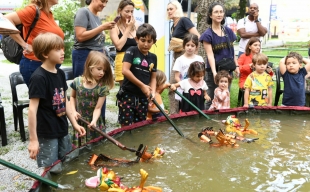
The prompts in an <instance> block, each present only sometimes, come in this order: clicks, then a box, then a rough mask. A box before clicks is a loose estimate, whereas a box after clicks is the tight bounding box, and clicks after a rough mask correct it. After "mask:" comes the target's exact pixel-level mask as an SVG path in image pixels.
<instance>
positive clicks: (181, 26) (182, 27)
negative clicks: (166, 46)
mask: <svg viewBox="0 0 310 192" xmlns="http://www.w3.org/2000/svg"><path fill="white" fill-rule="evenodd" d="M193 27H195V26H194V24H193V22H192V21H191V20H190V19H189V18H187V17H181V19H180V20H179V22H178V24H177V25H176V26H175V27H173V26H172V27H171V31H172V37H176V38H179V39H184V36H185V35H186V34H187V33H188V30H190V29H191V28H193Z"/></svg>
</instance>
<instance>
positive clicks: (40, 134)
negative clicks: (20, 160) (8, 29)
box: [28, 33, 85, 168]
mask: <svg viewBox="0 0 310 192" xmlns="http://www.w3.org/2000/svg"><path fill="white" fill-rule="evenodd" d="M32 48H33V51H34V54H35V56H36V57H37V58H38V59H40V60H41V61H42V65H41V66H40V67H38V68H37V69H36V70H35V71H34V73H33V74H32V75H31V78H30V82H29V98H30V103H29V111H28V127H29V140H30V141H29V145H28V151H29V154H30V158H32V159H37V163H38V166H39V167H45V168H48V167H49V166H51V165H53V163H54V162H55V161H56V160H58V159H61V160H63V158H64V156H65V154H66V153H68V152H69V151H70V150H71V147H72V146H71V142H70V137H69V135H68V121H67V118H66V115H67V116H68V117H69V120H70V121H71V123H72V126H73V128H74V129H75V130H76V131H77V132H78V133H79V134H80V136H84V135H85V129H84V128H83V127H82V126H79V125H78V124H77V122H76V120H75V119H74V116H73V115H72V110H71V107H70V105H66V102H67V99H66V98H67V97H66V90H67V88H68V87H67V83H66V78H65V74H64V72H63V71H62V70H60V69H56V67H55V66H56V64H57V63H62V62H63V60H64V50H63V48H64V42H63V40H62V39H61V38H60V37H59V36H58V35H55V34H53V33H44V34H39V35H38V36H37V37H36V38H35V39H34V41H33V44H32Z"/></svg>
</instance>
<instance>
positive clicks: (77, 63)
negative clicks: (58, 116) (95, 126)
mask: <svg viewBox="0 0 310 192" xmlns="http://www.w3.org/2000/svg"><path fill="white" fill-rule="evenodd" d="M107 2H108V1H107V0H85V3H86V5H88V7H83V8H80V9H79V10H78V11H77V12H76V14H75V17H74V45H73V50H72V66H73V75H74V77H78V76H80V75H82V74H83V71H84V65H85V61H86V58H87V56H88V54H89V52H90V51H92V50H94V51H100V52H103V48H104V42H105V34H104V33H103V31H104V30H110V29H112V28H113V27H114V26H115V22H114V21H111V22H106V23H103V24H102V23H101V20H100V18H99V17H98V16H97V14H98V13H99V12H101V11H102V10H103V8H104V7H105V6H106V5H107ZM105 108H106V101H105V102H104V105H103V107H102V110H101V116H102V117H103V119H105V118H104V117H105Z"/></svg>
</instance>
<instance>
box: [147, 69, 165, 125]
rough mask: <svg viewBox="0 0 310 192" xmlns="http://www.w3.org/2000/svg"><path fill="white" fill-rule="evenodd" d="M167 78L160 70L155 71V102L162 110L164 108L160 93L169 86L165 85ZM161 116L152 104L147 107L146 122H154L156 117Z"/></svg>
mask: <svg viewBox="0 0 310 192" xmlns="http://www.w3.org/2000/svg"><path fill="white" fill-rule="evenodd" d="M166 80H167V77H166V75H165V73H164V72H163V71H161V70H157V72H156V93H155V100H156V101H157V103H158V104H159V105H160V107H161V108H162V109H165V106H164V104H163V100H162V98H161V96H160V94H161V92H162V91H163V90H164V89H166V88H168V87H169V86H170V84H168V83H166ZM165 112H166V113H167V114H168V113H169V112H168V111H167V110H165ZM161 116H163V114H162V113H161V111H160V110H159V109H158V108H157V107H156V105H155V104H154V103H150V104H149V106H148V111H147V118H146V120H156V119H157V118H158V117H161Z"/></svg>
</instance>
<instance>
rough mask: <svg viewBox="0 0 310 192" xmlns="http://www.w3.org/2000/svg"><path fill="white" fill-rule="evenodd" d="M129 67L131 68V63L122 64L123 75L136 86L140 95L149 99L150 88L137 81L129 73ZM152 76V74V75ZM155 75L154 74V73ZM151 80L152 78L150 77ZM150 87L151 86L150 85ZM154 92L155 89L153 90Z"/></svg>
mask: <svg viewBox="0 0 310 192" xmlns="http://www.w3.org/2000/svg"><path fill="white" fill-rule="evenodd" d="M130 67H131V63H129V62H123V70H122V73H123V75H124V76H125V77H126V78H127V79H128V80H129V81H130V82H132V83H133V84H135V85H136V86H138V87H139V88H140V89H141V91H142V93H144V95H145V96H146V97H147V98H149V97H150V95H151V92H152V88H151V86H149V85H145V84H144V83H143V82H141V81H140V80H139V79H137V78H136V77H135V76H134V74H133V73H132V72H131V71H130ZM152 75H153V74H152ZM155 75H156V73H155ZM152 78H153V77H152ZM150 85H151V84H150ZM155 86H156V79H155ZM154 92H155V89H154Z"/></svg>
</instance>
